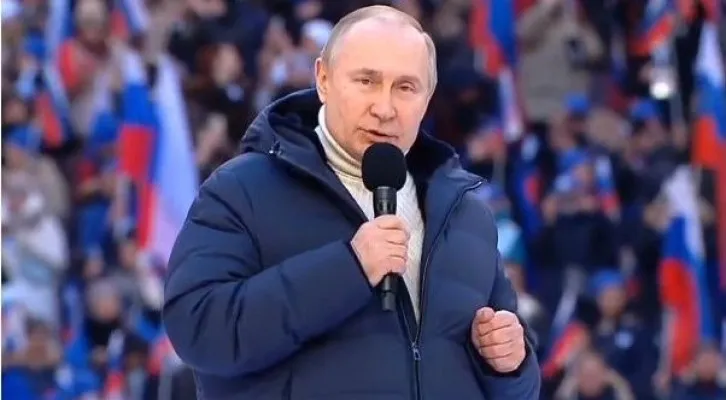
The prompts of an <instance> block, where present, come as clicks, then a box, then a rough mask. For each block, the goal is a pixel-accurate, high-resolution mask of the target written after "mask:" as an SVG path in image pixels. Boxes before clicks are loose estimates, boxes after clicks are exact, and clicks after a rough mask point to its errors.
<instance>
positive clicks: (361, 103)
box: [315, 20, 433, 160]
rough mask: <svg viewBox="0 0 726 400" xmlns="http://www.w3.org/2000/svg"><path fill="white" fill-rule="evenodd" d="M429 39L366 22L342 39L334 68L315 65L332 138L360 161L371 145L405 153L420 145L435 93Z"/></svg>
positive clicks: (320, 63)
mask: <svg viewBox="0 0 726 400" xmlns="http://www.w3.org/2000/svg"><path fill="white" fill-rule="evenodd" d="M428 65H429V62H428V52H427V48H426V43H425V40H424V37H423V36H422V35H421V34H420V33H419V32H417V31H416V30H415V29H414V28H413V27H410V26H404V25H398V24H397V23H395V22H381V21H378V20H365V21H361V22H359V23H357V24H355V25H354V26H352V27H351V28H350V30H349V31H348V32H347V33H345V34H344V35H343V37H341V38H340V42H339V43H338V45H337V46H336V49H335V51H334V52H333V56H332V58H331V60H330V63H329V65H326V64H325V63H324V62H323V61H322V60H320V59H318V60H317V62H316V66H315V76H316V82H317V89H318V95H319V96H320V99H321V101H322V102H323V104H325V106H326V123H327V125H328V129H330V132H331V134H332V135H333V136H334V137H335V139H336V140H337V141H338V142H339V144H340V145H341V146H342V147H343V148H344V149H345V150H346V151H347V152H348V153H350V154H351V155H352V156H353V157H355V158H356V159H358V160H360V159H362V157H363V153H365V151H366V149H367V148H368V146H370V145H371V144H373V143H377V142H388V143H392V144H394V145H396V146H397V147H398V148H400V149H401V150H403V151H406V150H408V149H410V148H411V146H412V145H413V142H414V141H415V140H416V136H417V134H418V130H419V126H420V124H421V120H422V119H423V116H424V113H425V112H426V107H427V106H428V102H429V99H430V97H431V96H430V94H431V92H432V91H433V88H431V87H430V83H429V79H430V78H429V77H430V75H429V74H430V73H431V71H429V67H428Z"/></svg>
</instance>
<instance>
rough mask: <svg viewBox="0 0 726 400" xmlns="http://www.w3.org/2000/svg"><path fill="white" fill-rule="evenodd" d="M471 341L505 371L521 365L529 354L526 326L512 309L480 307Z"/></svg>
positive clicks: (499, 370)
mask: <svg viewBox="0 0 726 400" xmlns="http://www.w3.org/2000/svg"><path fill="white" fill-rule="evenodd" d="M471 341H472V343H473V344H474V347H475V348H476V349H477V351H478V352H479V354H480V355H481V356H482V357H483V358H484V359H485V360H486V361H487V363H489V365H490V366H491V367H492V368H494V370H495V371H497V372H501V373H507V372H512V371H514V370H516V369H517V368H519V366H520V365H521V364H522V361H524V357H525V355H526V354H527V353H526V350H525V344H524V328H522V324H520V323H519V318H517V316H516V315H515V314H514V313H512V312H509V311H506V310H501V311H494V310H493V309H491V308H489V307H482V308H480V309H479V310H477V312H476V315H475V316H474V322H473V323H472V324H471Z"/></svg>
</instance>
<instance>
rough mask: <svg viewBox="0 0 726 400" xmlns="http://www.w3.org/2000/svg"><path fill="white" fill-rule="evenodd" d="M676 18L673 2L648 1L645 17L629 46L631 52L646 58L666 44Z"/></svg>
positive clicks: (672, 0)
mask: <svg viewBox="0 0 726 400" xmlns="http://www.w3.org/2000/svg"><path fill="white" fill-rule="evenodd" d="M676 16H677V8H676V3H675V2H674V0H648V3H647V4H646V8H645V15H644V16H643V20H642V21H641V23H640V26H639V27H638V29H637V32H636V34H635V38H634V41H633V43H632V44H631V46H632V51H633V52H634V53H635V54H637V55H640V56H648V55H650V54H651V53H653V52H655V51H656V50H657V49H658V48H660V47H661V46H663V45H664V44H666V43H667V42H668V40H669V39H670V38H671V36H672V35H673V32H674V30H675V28H676V22H677V20H676Z"/></svg>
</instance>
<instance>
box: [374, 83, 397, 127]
mask: <svg viewBox="0 0 726 400" xmlns="http://www.w3.org/2000/svg"><path fill="white" fill-rule="evenodd" d="M371 114H373V116H374V117H376V118H377V119H378V120H379V121H381V122H385V121H389V120H392V119H393V118H394V117H395V116H396V108H395V107H394V106H393V99H392V98H391V92H390V91H388V90H381V91H380V92H379V93H378V95H377V96H376V98H375V100H374V101H373V104H372V105H371Z"/></svg>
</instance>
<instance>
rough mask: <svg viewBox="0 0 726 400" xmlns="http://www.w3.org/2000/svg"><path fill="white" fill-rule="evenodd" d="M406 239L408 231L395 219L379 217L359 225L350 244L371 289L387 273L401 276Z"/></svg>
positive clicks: (405, 255)
mask: <svg viewBox="0 0 726 400" xmlns="http://www.w3.org/2000/svg"><path fill="white" fill-rule="evenodd" d="M408 238H409V232H408V229H407V228H406V226H405V224H404V223H403V221H402V220H401V219H400V218H398V217H397V216H395V215H382V216H380V217H378V218H376V219H374V220H372V221H368V222H366V223H365V224H363V225H361V227H360V228H359V229H358V232H356V234H355V236H354V237H353V240H352V241H351V243H350V244H351V246H352V247H353V251H354V252H355V254H356V256H358V260H359V261H360V263H361V265H362V266H363V271H364V272H365V274H366V276H367V277H368V282H369V283H370V284H371V286H376V285H378V283H379V282H380V281H381V280H382V279H383V277H384V276H386V275H387V274H389V273H395V274H403V272H404V271H405V270H406V259H407V256H408Z"/></svg>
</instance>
